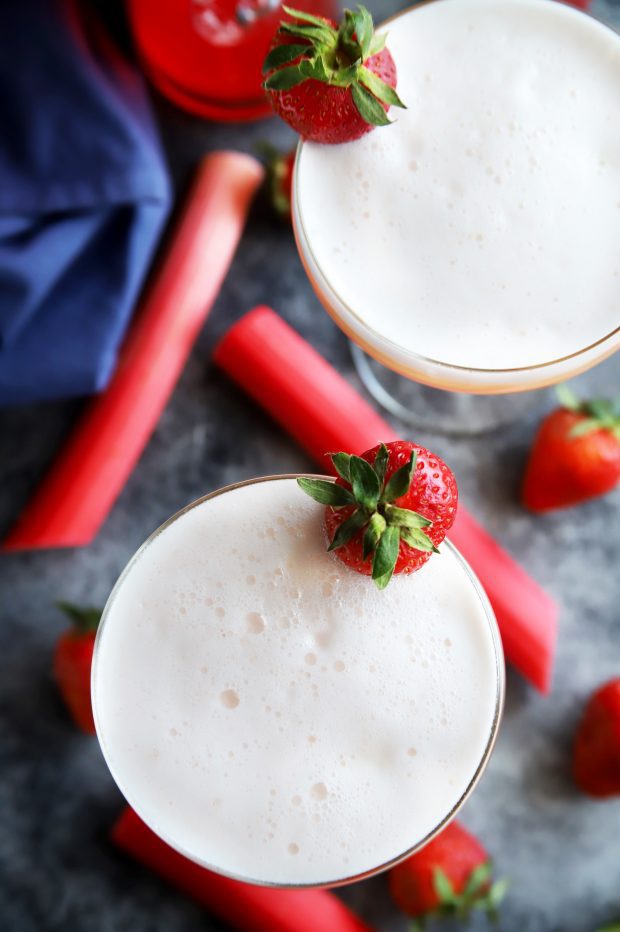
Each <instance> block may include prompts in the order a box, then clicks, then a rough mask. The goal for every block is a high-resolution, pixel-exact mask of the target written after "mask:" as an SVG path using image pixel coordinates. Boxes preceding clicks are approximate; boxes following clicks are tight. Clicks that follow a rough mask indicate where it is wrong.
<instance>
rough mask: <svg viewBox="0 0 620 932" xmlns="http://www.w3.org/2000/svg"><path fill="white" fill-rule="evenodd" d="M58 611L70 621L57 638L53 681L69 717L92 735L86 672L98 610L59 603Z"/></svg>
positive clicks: (88, 685) (93, 643)
mask: <svg viewBox="0 0 620 932" xmlns="http://www.w3.org/2000/svg"><path fill="white" fill-rule="evenodd" d="M58 608H59V609H60V610H61V611H63V612H64V613H65V615H68V616H69V618H70V619H71V621H72V627H71V629H70V630H68V631H65V632H64V634H62V635H61V636H60V638H59V639H58V642H57V644H56V651H55V654H54V677H55V679H56V682H57V684H58V688H59V690H60V693H61V695H62V698H63V699H64V701H65V705H66V706H67V708H68V709H69V712H70V713H71V716H72V718H73V720H74V722H75V723H76V725H78V727H79V728H81V729H82V731H85V732H87V733H88V734H91V735H94V734H95V721H94V719H93V709H92V705H91V699H90V670H91V666H92V660H93V649H94V646H95V635H96V632H97V626H98V624H99V620H100V618H101V609H98V608H80V607H79V606H77V605H71V604H70V603H69V602H59V603H58Z"/></svg>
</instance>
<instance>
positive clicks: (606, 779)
mask: <svg viewBox="0 0 620 932" xmlns="http://www.w3.org/2000/svg"><path fill="white" fill-rule="evenodd" d="M573 774H574V777H575V780H576V782H577V785H578V786H579V787H580V789H582V790H583V792H584V793H587V794H588V796H598V797H601V798H603V797H606V796H618V795H620V678H618V677H617V678H616V679H614V680H610V681H609V682H608V683H605V685H604V686H601V688H600V689H598V690H597V691H596V692H595V693H594V695H593V696H592V697H591V698H590V701H589V702H588V704H587V706H586V709H585V712H584V715H583V718H582V720H581V724H580V725H579V728H578V729H577V735H576V737H575V746H574V749H573Z"/></svg>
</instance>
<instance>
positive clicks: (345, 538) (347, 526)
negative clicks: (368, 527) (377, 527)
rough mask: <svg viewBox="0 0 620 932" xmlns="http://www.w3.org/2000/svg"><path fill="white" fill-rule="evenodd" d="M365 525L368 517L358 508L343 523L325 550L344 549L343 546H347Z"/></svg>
mask: <svg viewBox="0 0 620 932" xmlns="http://www.w3.org/2000/svg"><path fill="white" fill-rule="evenodd" d="M367 523H368V515H367V514H366V513H365V512H364V511H363V510H362V509H361V508H358V510H357V511H354V512H353V514H352V515H351V517H350V518H347V520H346V521H343V523H342V524H341V525H340V527H339V528H338V530H337V531H336V533H335V534H334V537H333V539H332V542H331V544H330V545H329V547H328V548H327V549H328V550H338V548H339V547H344V545H345V544H347V543H348V542H349V541H350V540H351V538H352V537H355V535H356V534H357V532H358V531H361V529H362V528H363V527H364V525H365V524H367Z"/></svg>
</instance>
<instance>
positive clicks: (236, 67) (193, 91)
mask: <svg viewBox="0 0 620 932" xmlns="http://www.w3.org/2000/svg"><path fill="white" fill-rule="evenodd" d="M292 5H293V6H294V7H295V8H298V9H301V10H305V11H307V12H312V13H315V14H317V15H319V16H326V17H329V18H331V19H333V18H335V17H336V16H337V5H336V3H335V0H295V2H294V3H293V4H292ZM129 15H130V19H131V24H132V28H133V34H134V38H135V41H136V45H137V48H138V52H139V54H140V57H141V59H142V62H143V65H144V67H145V69H146V71H147V73H148V75H149V77H150V78H151V80H152V81H153V82H154V83H155V84H156V85H157V87H158V88H159V90H160V91H162V93H163V94H165V95H166V96H167V97H169V98H170V99H171V100H173V101H174V102H175V103H177V104H179V105H180V106H181V107H184V108H185V109H187V110H191V111H193V112H194V113H199V114H200V115H201V116H205V117H209V118H211V119H216V120H252V119H256V118H258V117H261V116H266V115H267V114H269V113H270V107H269V104H268V103H267V102H266V99H265V95H264V93H263V90H262V86H261V85H262V74H261V67H262V63H263V59H264V57H265V55H266V54H267V51H268V49H269V45H270V43H271V40H272V38H273V35H274V33H275V31H276V29H277V28H278V24H279V22H280V20H281V19H282V17H283V15H284V14H283V12H282V6H281V4H279V3H277V2H275V0H155V2H153V0H129Z"/></svg>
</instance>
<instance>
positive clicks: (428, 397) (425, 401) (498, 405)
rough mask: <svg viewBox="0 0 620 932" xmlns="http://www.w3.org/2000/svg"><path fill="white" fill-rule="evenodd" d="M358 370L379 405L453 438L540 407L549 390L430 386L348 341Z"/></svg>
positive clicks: (406, 420)
mask: <svg viewBox="0 0 620 932" xmlns="http://www.w3.org/2000/svg"><path fill="white" fill-rule="evenodd" d="M350 347H351V355H352V356H353V362H354V363H355V368H356V369H357V373H358V375H359V377H360V379H361V380H362V382H363V384H364V386H365V387H366V389H367V390H368V391H369V392H370V394H371V395H372V397H373V398H374V399H375V401H378V402H379V404H380V405H381V407H383V408H385V410H386V411H389V413H390V414H393V415H394V416H395V417H397V418H398V419H399V421H402V422H403V423H404V424H408V425H410V426H411V427H416V428H418V429H419V430H425V431H428V432H429V433H432V434H444V435H447V436H453V437H472V436H476V435H478V434H486V433H488V432H489V431H493V430H497V429H498V428H500V427H507V426H508V425H510V424H512V423H514V422H515V421H518V420H519V419H520V418H522V417H525V416H526V415H527V414H529V413H530V412H531V411H532V410H533V409H535V408H536V407H538V406H539V405H540V403H541V401H542V399H543V397H544V395H543V393H544V391H545V389H537V390H536V391H531V392H516V393H513V394H509V395H469V394H466V393H464V392H450V391H444V390H442V389H438V388H429V386H427V385H421V384H420V383H419V382H414V381H412V380H411V379H408V378H406V376H404V375H399V374H398V373H397V372H393V371H392V370H391V369H388V368H387V367H386V366H384V365H382V364H381V363H380V362H377V360H376V359H373V358H372V356H369V355H368V354H367V353H365V352H364V351H363V350H361V349H360V347H359V346H357V345H356V344H355V343H351V344H350Z"/></svg>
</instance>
